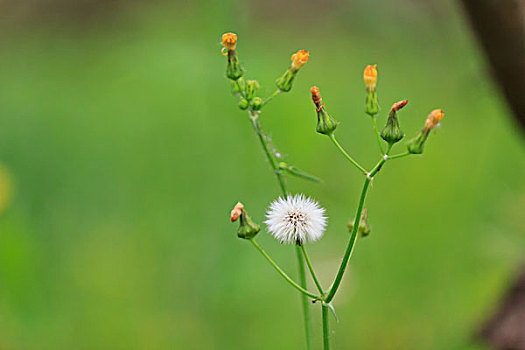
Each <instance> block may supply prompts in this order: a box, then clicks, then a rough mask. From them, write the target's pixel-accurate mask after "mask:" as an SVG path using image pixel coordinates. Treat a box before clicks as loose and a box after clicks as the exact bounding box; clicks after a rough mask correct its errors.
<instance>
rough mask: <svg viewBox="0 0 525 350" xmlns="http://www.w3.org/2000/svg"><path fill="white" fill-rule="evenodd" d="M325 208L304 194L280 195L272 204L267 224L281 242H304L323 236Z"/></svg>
mask: <svg viewBox="0 0 525 350" xmlns="http://www.w3.org/2000/svg"><path fill="white" fill-rule="evenodd" d="M324 214H325V210H324V208H322V207H321V206H319V203H317V202H316V201H314V200H313V199H311V198H308V197H305V196H304V195H302V194H298V195H295V196H290V195H289V196H288V197H286V199H284V198H281V197H279V198H278V199H277V200H275V201H273V202H272V204H270V208H268V211H267V212H266V221H265V224H266V225H267V226H268V231H270V233H271V234H272V235H273V236H274V237H275V238H276V239H277V240H279V241H280V242H281V243H296V244H303V243H304V242H306V241H308V242H314V241H317V240H318V239H320V238H321V237H322V236H323V233H324V230H325V227H326V216H325V215H324Z"/></svg>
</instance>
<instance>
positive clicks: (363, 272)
mask: <svg viewBox="0 0 525 350" xmlns="http://www.w3.org/2000/svg"><path fill="white" fill-rule="evenodd" d="M509 1H511V0H509ZM480 3H481V2H480ZM480 3H477V4H478V5H479V6H473V4H475V3H474V2H469V1H467V0H464V1H463V3H461V2H459V1H455V0H445V1H441V0H431V1H415V0H392V1H386V0H384V1H382V0H368V1H365V0H359V1H337V0H330V1H326V2H314V1H297V0H293V1H286V2H283V1H277V0H271V1H259V0H253V1H239V0H227V1H202V2H182V1H175V2H173V1H163V0H157V1H140V0H131V1H123V0H121V1H98V0H97V1H87V0H83V1H66V0H62V1H59V0H48V1H45V0H41V1H37V0H32V1H15V0H4V1H0V45H1V46H2V49H1V50H0V349H2V350H3V349H9V350H11V349H71V348H81V349H165V348H177V349H178V348H187V349H272V348H276V347H278V348H289V349H300V348H301V347H302V346H303V344H304V342H303V339H302V336H303V334H302V326H301V314H300V304H299V300H298V296H297V295H296V294H295V293H294V292H293V291H291V290H290V289H289V288H288V286H287V285H285V284H284V283H282V281H280V280H279V278H278V276H276V275H275V273H274V271H272V270H271V268H270V267H269V266H267V264H266V263H265V261H263V260H262V259H261V258H260V256H259V255H258V254H257V252H255V251H253V250H252V249H251V247H249V246H248V245H246V244H245V242H243V241H241V240H239V239H237V238H236V236H235V227H234V226H232V225H231V223H229V220H228V215H229V210H230V209H231V208H232V206H233V205H234V204H235V203H236V201H238V200H242V201H243V202H244V203H245V205H247V206H248V207H249V208H250V214H251V215H252V217H253V218H254V219H255V220H257V221H259V222H261V221H262V220H263V218H264V213H265V209H266V207H267V205H268V204H269V203H270V202H271V201H272V200H273V199H275V197H277V195H278V188H277V185H276V183H275V181H274V179H273V178H272V176H271V173H270V171H269V169H268V166H267V164H266V163H265V161H264V158H263V155H262V153H261V151H260V149H259V148H258V145H257V143H256V139H255V137H254V135H253V132H252V130H251V129H250V125H249V121H248V120H246V117H245V115H244V114H243V113H242V112H241V111H240V110H239V109H238V108H237V106H236V101H235V99H234V98H233V96H232V95H231V93H230V91H229V88H230V87H229V85H228V82H227V81H226V79H225V78H224V71H225V61H224V57H223V56H222V55H221V54H220V49H221V47H220V45H219V41H220V36H221V34H222V33H224V32H227V31H235V32H237V33H238V34H239V44H238V52H239V55H240V58H241V60H242V63H243V65H244V67H245V68H246V69H247V72H248V73H247V77H248V78H255V79H258V80H259V82H260V83H261V86H262V88H261V91H262V93H263V94H265V95H268V94H270V93H271V92H273V90H274V85H273V84H274V81H275V79H276V77H277V76H279V75H280V74H282V72H283V71H284V69H286V67H287V66H288V65H289V63H290V55H291V53H293V52H295V51H297V50H298V49H303V48H304V49H308V50H310V60H309V62H308V64H307V65H306V67H305V68H304V69H303V70H302V71H301V72H300V75H299V76H298V78H297V81H296V82H295V83H294V84H295V85H294V88H293V90H292V91H291V92H290V93H288V94H283V95H282V96H279V97H278V98H277V99H275V100H274V101H272V103H271V104H270V105H268V106H267V107H266V108H265V111H264V113H263V115H262V123H263V126H264V128H265V129H266V130H268V131H269V132H270V133H271V135H272V137H273V140H274V143H275V145H276V146H277V147H278V148H279V150H280V151H281V152H282V153H283V155H284V160H285V161H286V162H288V163H289V164H292V165H295V166H298V167H300V168H301V169H305V170H307V171H308V172H310V173H313V174H315V175H316V176H319V177H321V178H323V180H324V182H323V183H322V184H319V185H311V184H308V183H304V182H301V181H296V180H290V181H289V185H290V188H291V189H292V191H293V192H294V193H297V192H303V193H306V194H308V195H310V196H313V197H314V198H316V199H317V200H319V201H320V203H321V204H322V205H323V206H324V207H326V209H327V212H328V214H329V227H328V232H327V234H326V235H325V237H324V238H323V239H322V240H321V241H320V242H319V243H317V244H315V245H311V246H308V249H309V252H310V254H311V258H312V259H313V263H314V265H315V267H316V269H317V271H318V274H319V275H320V278H321V282H322V283H323V284H325V285H328V284H329V283H330V282H331V281H332V279H333V276H334V274H335V271H336V268H337V266H338V263H339V259H340V257H341V254H342V253H343V250H344V245H345V243H346V239H347V234H346V229H345V227H346V223H347V222H348V220H349V219H351V218H352V213H353V212H354V209H355V205H356V201H357V196H358V195H359V190H360V184H361V180H362V179H361V178H360V175H359V174H356V173H355V172H354V171H352V170H353V169H349V167H348V166H347V164H346V163H345V162H344V160H343V159H342V158H341V156H340V154H338V153H337V152H336V151H335V150H334V149H333V147H332V146H331V145H330V144H328V142H327V141H326V140H325V139H324V138H322V137H319V135H317V134H316V133H315V113H314V111H312V106H311V101H310V96H309V88H310V87H311V86H312V85H318V86H319V87H320V88H321V89H322V91H323V102H325V103H326V104H327V106H329V109H330V113H332V114H333V116H334V117H335V118H336V119H338V120H339V121H341V126H340V127H339V128H338V137H339V139H340V141H341V142H342V144H343V145H344V146H345V147H346V148H347V149H348V150H349V151H350V152H351V153H352V154H353V155H355V156H356V158H357V159H358V160H359V161H360V162H362V163H363V164H364V165H365V166H366V167H370V166H372V165H373V164H375V163H376V160H377V157H378V155H377V151H376V148H377V146H376V144H375V142H376V140H375V139H374V135H373V132H372V129H371V127H370V124H369V120H368V119H367V117H366V116H365V115H364V113H363V108H364V106H363V103H364V98H365V95H364V91H363V90H364V87H363V82H362V70H363V68H364V67H365V66H366V65H367V64H375V63H377V64H378V69H379V85H378V92H379V101H380V104H381V107H382V110H383V112H382V113H381V115H380V117H379V124H382V123H384V122H385V120H386V115H385V113H386V111H388V108H389V106H390V105H391V104H392V103H393V102H395V101H398V100H401V99H405V98H406V99H408V100H409V101H410V102H409V104H408V105H407V107H406V108H405V109H404V110H403V114H402V115H401V119H400V122H401V126H402V128H403V130H404V131H405V133H406V135H407V138H409V137H412V135H414V134H415V133H416V132H417V131H418V130H419V129H420V128H421V127H422V125H423V122H424V120H425V118H426V116H427V114H428V113H429V112H430V111H431V110H432V109H434V108H443V110H444V111H445V118H444V119H443V121H442V126H441V128H440V129H439V130H438V131H437V132H435V133H434V134H433V135H431V138H430V139H429V142H428V145H427V146H426V148H425V154H424V155H423V156H422V157H410V158H407V159H406V160H403V161H401V160H400V161H399V162H395V163H394V162H393V163H392V164H388V167H385V168H384V169H383V170H382V171H381V177H380V178H378V179H376V180H374V185H373V188H372V190H371V193H370V197H369V199H368V202H367V209H368V213H369V223H370V225H371V226H372V234H371V235H370V237H367V239H366V241H365V240H363V241H360V242H359V244H358V247H357V251H356V254H355V256H354V257H353V261H352V265H351V268H350V269H349V273H348V274H347V275H346V276H345V279H344V281H343V285H342V289H341V290H340V294H338V299H337V300H336V302H335V307H336V309H337V313H338V316H339V319H340V322H339V323H335V322H334V331H335V334H336V336H335V337H334V341H335V344H334V345H335V348H337V349H360V350H367V349H370V350H372V349H374V350H376V349H382V350H388V349H392V350H394V349H430V350H432V349H435V350H438V349H439V350H442V349H448V350H482V349H491V348H490V346H492V347H494V348H502V349H513V350H517V349H522V348H520V347H512V346H516V345H509V342H508V341H509V339H510V340H512V339H521V340H522V338H520V335H521V334H523V333H525V332H520V329H519V327H520V326H523V323H522V322H521V321H520V320H521V318H520V317H521V316H519V315H522V314H521V312H522V311H520V310H522V309H523V308H522V307H521V304H520V303H521V302H520V301H517V300H521V299H519V298H521V297H520V295H521V294H522V293H521V291H522V290H521V287H520V283H521V282H517V283H518V284H516V278H515V274H516V269H517V268H518V267H519V266H521V265H520V264H522V263H523V259H524V255H523V247H524V246H525V226H524V224H523V208H524V207H525V183H524V181H523V179H524V178H525V163H524V162H523V159H524V149H523V136H522V135H523V134H522V132H521V131H519V129H518V128H516V122H515V120H516V119H515V118H516V117H520V118H522V116H523V115H522V113H521V110H522V109H521V108H522V107H521V106H522V102H523V100H524V99H523V93H522V92H521V93H520V92H518V91H522V90H520V89H522V88H523V85H522V84H523V79H521V80H520V70H522V69H523V60H521V59H520V57H522V56H520V53H519V52H517V51H519V49H520V42H519V38H517V39H516V38H514V39H512V38H511V37H510V35H511V34H509V33H516V32H519V27H516V25H515V23H516V22H514V21H515V20H516V19H517V18H519V16H517V15H516V14H518V13H519V11H518V10H514V9H515V8H514V7H510V6H509V7H508V8H503V9H500V11H496V10H491V9H490V6H492V5H494V4H495V2H491V1H486V2H483V4H486V5H487V7H484V6H481V5H480ZM502 3H504V1H502V2H500V3H498V4H496V5H497V6H500V5H501V4H502ZM513 4H516V2H514V3H513ZM517 4H518V5H519V6H521V5H522V3H520V2H519V1H518V2H517ZM496 5H494V6H496ZM508 11H510V12H508ZM491 13H493V14H494V15H490V14H491ZM506 18H508V19H509V21H508V22H507V23H505V25H498V23H501V21H503V22H505V21H504V20H505V19H506ZM511 18H512V19H513V20H512V21H511V20H510V19H511ZM522 19H523V16H522ZM489 22H490V23H489ZM471 23H472V24H473V25H471ZM498 26H500V30H497V31H494V29H490V28H495V27H498ZM502 26H504V27H502ZM516 29H517V30H516ZM503 42H505V43H508V44H505V45H503ZM521 44H522V43H521ZM509 47H510V48H511V49H512V50H514V51H516V52H515V55H511V54H510V53H509V52H511V50H510V51H509V49H508V48H509ZM483 50H486V51H487V55H485V53H484V51H483ZM502 62H503V63H502ZM501 67H503V68H501ZM521 72H522V71H521ZM491 74H492V75H491ZM513 76H514V79H512V77H513ZM492 77H494V78H495V79H493V78H492ZM522 77H523V76H522ZM500 86H502V87H503V88H500ZM520 97H521V98H520ZM507 102H508V103H509V104H508V105H507ZM509 106H510V107H509ZM403 150H404V149H403V148H402V146H401V147H399V148H396V153H397V152H402V151H403ZM260 242H261V244H262V245H264V246H265V248H266V250H267V251H269V252H270V254H271V255H272V256H273V257H274V258H275V260H277V261H278V262H279V263H280V264H281V265H282V266H283V268H284V269H285V270H286V271H287V272H289V273H290V274H291V275H292V276H293V274H294V271H295V256H294V252H293V250H291V249H290V247H287V246H281V245H279V244H278V243H277V242H275V241H274V240H273V239H272V238H271V237H269V235H267V234H266V233H265V232H261V234H260ZM508 288H511V290H510V291H508V290H507V289H508ZM316 306H317V305H313V306H312V312H313V313H314V315H315V318H314V326H315V325H318V324H320V323H319V321H320V320H319V319H320V313H319V312H318V311H319V310H318V309H317V308H316ZM515 312H517V313H519V315H518V314H515ZM494 315H495V316H494ZM506 315H508V316H506ZM490 316H494V318H493V319H490V320H489V321H487V320H488V319H489V317H490ZM513 320H514V321H513ZM516 320H518V321H517V322H515V321H516ZM509 327H511V328H509ZM512 327H513V328H512ZM516 327H518V328H516ZM480 328H484V329H485V330H484V331H483V332H481V333H482V334H483V335H484V339H485V340H484V341H482V342H481V343H479V342H480V339H479V338H480V337H478V335H479V334H478V333H480V332H479V331H478V330H479V329H480ZM509 329H512V330H509ZM314 331H315V333H314V341H315V342H316V343H319V341H320V338H321V330H320V328H319V327H317V328H314ZM473 335H475V338H476V339H473ZM521 340H520V341H521ZM276 344H278V345H276ZM513 344H517V343H513ZM520 344H521V343H520Z"/></svg>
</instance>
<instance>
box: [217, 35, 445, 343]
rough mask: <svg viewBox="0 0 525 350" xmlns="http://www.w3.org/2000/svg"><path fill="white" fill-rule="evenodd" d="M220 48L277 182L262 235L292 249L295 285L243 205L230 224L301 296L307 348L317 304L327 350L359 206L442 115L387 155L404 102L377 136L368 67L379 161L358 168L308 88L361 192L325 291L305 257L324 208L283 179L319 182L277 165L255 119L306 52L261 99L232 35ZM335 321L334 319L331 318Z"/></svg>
mask: <svg viewBox="0 0 525 350" xmlns="http://www.w3.org/2000/svg"><path fill="white" fill-rule="evenodd" d="M222 39H223V40H222V42H221V44H222V45H223V53H224V54H225V55H227V56H228V66H227V74H226V75H227V77H228V78H229V79H230V81H231V84H232V92H233V93H234V94H235V95H236V96H237V97H238V98H239V107H240V109H242V110H246V111H247V112H248V116H249V119H250V122H251V124H252V127H253V130H254V132H255V134H256V135H257V138H258V140H259V143H260V145H261V148H262V149H263V151H264V154H265V156H266V158H267V160H268V163H269V164H270V167H271V169H272V171H273V173H274V174H275V177H276V179H277V183H278V184H279V187H280V190H281V193H282V198H279V199H278V200H276V201H274V202H273V203H272V204H271V206H270V208H269V209H268V211H267V220H266V221H265V223H266V225H267V228H268V231H269V232H270V233H271V234H272V235H273V236H274V237H275V238H277V239H278V240H279V241H280V242H281V243H283V244H286V243H290V244H293V245H295V251H296V257H297V262H298V282H296V281H294V280H293V279H292V278H291V277H290V276H289V275H288V274H286V272H285V271H284V270H283V269H282V268H281V267H280V266H279V265H278V264H277V263H276V262H275V261H274V260H273V259H271V257H270V255H269V254H268V253H267V252H266V251H265V250H264V249H263V247H262V246H261V245H260V244H259V243H257V241H256V240H255V235H257V234H258V233H259V230H260V226H259V225H258V224H256V223H255V222H254V221H253V220H252V219H251V218H250V216H248V214H247V212H246V210H245V209H244V206H243V205H242V204H241V203H240V202H239V203H238V204H237V205H236V206H235V208H234V209H233V210H232V212H231V221H236V220H237V219H240V227H239V230H238V236H239V237H240V238H244V239H247V240H249V241H250V242H251V243H252V245H253V246H254V247H255V248H256V249H257V250H258V251H259V252H260V253H261V254H262V255H263V256H264V258H265V259H266V260H267V261H268V262H269V263H270V265H272V267H273V268H274V269H275V270H276V271H277V272H278V273H279V274H280V275H281V276H282V277H283V278H284V279H285V280H286V282H287V283H289V284H290V285H291V286H292V287H293V288H294V289H296V290H297V291H298V292H300V294H301V301H302V307H303V320H304V330H305V338H306V348H307V349H308V350H309V349H311V347H312V342H311V325H310V309H309V299H312V300H313V301H314V302H316V301H320V302H321V303H320V304H321V315H322V325H323V327H322V330H323V347H324V349H325V350H329V349H330V319H329V312H328V311H329V310H331V311H332V312H333V313H334V316H335V310H334V308H333V304H332V301H333V300H334V298H335V296H336V293H337V291H338V289H339V287H340V285H341V283H342V279H343V277H344V273H345V271H346V268H347V267H348V265H349V263H350V259H351V258H352V256H353V253H354V251H355V247H356V244H357V240H358V237H364V236H366V235H368V233H369V232H370V229H369V226H368V223H367V217H368V215H367V214H366V209H365V208H364V207H365V202H366V198H367V194H368V191H369V189H370V184H371V183H372V181H373V179H374V178H375V176H376V175H377V174H378V173H379V171H380V170H381V169H382V168H383V166H384V165H385V164H386V163H387V162H388V161H389V160H394V159H400V158H404V157H406V156H409V155H411V154H421V153H422V152H423V146H424V144H425V142H426V141H427V139H428V137H429V134H430V132H431V131H432V130H433V129H434V128H436V126H437V125H438V124H439V122H440V121H441V119H442V118H443V116H444V113H443V111H442V110H440V109H436V110H434V111H432V112H431V113H430V115H429V116H428V118H427V119H426V121H425V125H424V128H423V129H422V130H421V131H420V132H419V133H418V134H417V135H416V136H415V137H414V138H413V139H411V140H410V141H408V142H407V143H406V148H407V151H406V152H404V153H399V154H395V155H392V156H391V155H390V152H391V150H392V148H393V146H394V145H395V144H396V143H397V142H399V141H400V140H401V139H402V138H403V136H404V132H403V131H401V129H400V127H399V120H398V119H397V112H398V111H399V110H400V109H401V108H403V107H404V106H405V105H406V104H407V100H403V101H399V102H397V103H394V104H393V106H392V108H391V110H390V113H389V115H388V119H387V121H386V125H385V127H384V128H383V130H382V131H381V133H380V132H379V130H378V128H377V117H378V114H379V111H380V109H379V104H378V99H377V91H376V90H377V76H378V74H377V65H368V66H367V67H366V68H365V70H364V73H363V79H364V82H365V87H366V92H367V95H366V103H365V113H366V114H368V115H369V116H370V117H371V120H372V125H373V128H374V133H375V135H376V139H377V143H378V146H379V150H380V153H381V158H380V159H379V160H378V162H377V163H376V165H375V166H374V167H373V168H372V169H371V170H369V171H368V170H366V169H365V168H364V167H363V166H361V165H360V164H359V163H358V162H357V161H355V160H354V158H353V157H351V156H350V155H349V153H348V152H347V151H346V150H345V149H344V148H343V147H342V146H341V145H340V144H339V142H338V140H337V139H336V137H335V130H336V128H337V127H338V125H339V122H338V121H336V120H335V119H334V118H333V117H332V116H331V115H330V114H328V112H327V111H326V109H325V104H324V103H322V98H321V95H320V92H319V88H318V87H316V86H314V87H312V88H311V94H312V101H313V103H314V105H315V110H316V114H317V127H316V131H317V132H318V133H320V134H323V135H326V136H328V138H329V139H330V141H331V142H332V143H333V144H334V145H335V146H336V148H337V149H338V151H339V152H341V153H342V154H343V156H344V157H345V158H346V159H347V160H348V161H349V162H350V163H351V164H352V166H354V167H355V168H357V169H358V170H359V172H360V173H361V174H363V175H364V176H365V179H364V183H363V187H362V189H361V194H360V197H359V200H358V203H357V208H356V213H355V216H354V219H353V224H349V230H350V237H349V238H348V242H347V245H346V249H345V252H344V255H343V258H342V260H341V263H340V265H339V268H338V270H337V272H336V275H335V277H334V280H333V282H332V284H331V286H330V288H329V289H328V290H325V289H324V288H323V287H322V285H321V283H320V281H319V279H318V277H317V274H316V273H315V270H314V266H313V264H312V261H311V260H310V257H309V256H308V253H307V250H306V247H305V243H306V242H314V241H316V240H318V239H320V238H321V236H322V235H323V233H324V231H325V226H326V217H325V216H324V213H325V211H324V209H323V208H322V207H320V206H319V205H318V203H317V202H315V201H313V200H311V199H310V198H308V197H306V196H303V195H295V196H291V195H290V194H289V191H288V189H287V185H286V175H293V176H295V177H299V178H302V179H305V180H309V181H313V182H320V179H319V178H317V177H315V176H313V175H310V174H308V173H306V172H304V171H303V170H301V169H299V168H297V167H295V166H293V165H290V164H288V163H287V162H284V161H282V160H281V159H280V158H281V157H280V155H279V154H278V153H277V152H276V151H275V150H274V149H273V146H272V145H271V144H270V140H269V138H268V137H267V136H266V135H265V134H264V132H263V130H262V127H261V123H260V115H261V109H262V108H264V106H266V105H267V104H268V103H269V102H270V101H272V100H273V99H274V98H276V97H277V96H278V95H280V94H281V93H282V92H288V91H290V90H291V89H292V85H293V81H294V79H295V77H296V75H297V73H298V71H299V70H300V69H301V68H302V67H304V65H305V64H306V62H307V61H308V57H309V52H308V51H305V50H299V51H297V53H295V54H294V55H292V58H291V59H292V63H291V65H290V66H289V68H288V69H287V70H286V71H285V73H284V74H283V75H282V76H281V77H280V78H279V79H278V80H277V81H276V85H277V89H276V90H275V91H274V92H273V93H272V94H271V95H269V96H268V97H266V98H261V97H260V96H258V90H259V83H258V82H257V81H255V80H246V81H245V80H244V78H243V75H244V70H243V69H242V67H241V65H240V62H239V60H238V57H237V55H236V45H237V35H236V34H234V33H226V34H224V35H223V38H222ZM382 139H383V140H384V141H386V144H387V147H386V149H385V148H384V146H383V143H382V142H383V140H382ZM305 265H306V267H307V268H308V271H309V273H310V275H311V277H312V280H313V282H314V284H315V287H316V288H317V290H318V292H319V294H315V293H313V292H310V291H309V290H308V288H307V284H306V269H305ZM336 319H337V316H336Z"/></svg>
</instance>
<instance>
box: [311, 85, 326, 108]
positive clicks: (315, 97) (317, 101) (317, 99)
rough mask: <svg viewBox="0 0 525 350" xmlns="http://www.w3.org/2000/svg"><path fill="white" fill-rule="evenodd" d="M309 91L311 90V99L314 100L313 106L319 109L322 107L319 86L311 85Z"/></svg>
mask: <svg viewBox="0 0 525 350" xmlns="http://www.w3.org/2000/svg"><path fill="white" fill-rule="evenodd" d="M310 91H311V92H312V101H314V104H315V107H316V108H317V110H319V109H320V108H321V107H322V106H321V102H322V101H323V99H322V98H321V93H320V92H319V88H318V87H317V86H312V88H311V89H310Z"/></svg>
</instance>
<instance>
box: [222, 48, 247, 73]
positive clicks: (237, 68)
mask: <svg viewBox="0 0 525 350" xmlns="http://www.w3.org/2000/svg"><path fill="white" fill-rule="evenodd" d="M243 74H244V70H243V69H242V67H241V62H240V61H239V58H238V57H237V53H236V52H235V50H231V51H228V66H227V67H226V76H227V77H228V78H230V79H231V80H237V79H239V78H240V77H242V75H243Z"/></svg>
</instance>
